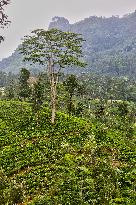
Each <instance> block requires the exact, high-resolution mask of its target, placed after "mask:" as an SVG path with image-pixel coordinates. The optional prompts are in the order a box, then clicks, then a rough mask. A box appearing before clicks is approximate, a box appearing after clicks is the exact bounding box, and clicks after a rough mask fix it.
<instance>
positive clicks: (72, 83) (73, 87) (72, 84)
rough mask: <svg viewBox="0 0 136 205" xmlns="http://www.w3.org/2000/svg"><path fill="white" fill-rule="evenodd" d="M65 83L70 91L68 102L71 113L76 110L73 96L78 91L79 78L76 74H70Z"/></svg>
mask: <svg viewBox="0 0 136 205" xmlns="http://www.w3.org/2000/svg"><path fill="white" fill-rule="evenodd" d="M63 85H64V86H65V89H66V91H67V92H68V104H67V109H68V113H69V115H70V114H71V113H72V111H74V105H73V102H72V98H73V96H74V94H75V92H76V91H77V88H78V86H79V84H78V81H77V78H76V76H75V75H70V76H69V77H68V78H67V79H66V80H65V81H64V82H63Z"/></svg>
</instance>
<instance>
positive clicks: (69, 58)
mask: <svg viewBox="0 0 136 205" xmlns="http://www.w3.org/2000/svg"><path fill="white" fill-rule="evenodd" d="M82 41H83V38H82V37H81V35H79V34H75V33H72V32H63V31H61V30H58V29H51V30H48V31H45V30H43V29H37V30H34V31H32V35H30V36H25V38H24V41H23V43H22V47H21V53H23V54H24V60H27V61H32V62H34V63H39V64H42V65H44V66H45V67H46V68H47V70H48V75H49V79H50V88H51V110H52V116H51V122H52V123H54V122H55V115H56V97H57V83H58V76H59V73H60V72H61V70H62V68H65V67H68V66H80V67H83V66H85V63H84V62H83V61H82V60H81V58H82V46H81V43H82Z"/></svg>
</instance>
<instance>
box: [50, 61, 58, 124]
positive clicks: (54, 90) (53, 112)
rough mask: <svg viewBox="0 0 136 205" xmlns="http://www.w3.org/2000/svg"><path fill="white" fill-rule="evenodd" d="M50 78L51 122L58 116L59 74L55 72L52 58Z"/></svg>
mask: <svg viewBox="0 0 136 205" xmlns="http://www.w3.org/2000/svg"><path fill="white" fill-rule="evenodd" d="M48 66H49V67H48V71H49V78H50V89H51V123H52V124H54V123H55V118H56V96H57V83H58V75H57V74H56V73H55V72H54V68H53V66H52V62H51V60H49V65H48Z"/></svg>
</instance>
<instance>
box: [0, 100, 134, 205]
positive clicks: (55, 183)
mask: <svg viewBox="0 0 136 205" xmlns="http://www.w3.org/2000/svg"><path fill="white" fill-rule="evenodd" d="M122 107H123V102H114V103H112V104H110V103H109V104H107V105H106V108H105V114H104V115H102V116H100V115H98V113H97V112H96V111H95V110H94V108H93V109H92V110H90V118H88V119H86V118H80V117H74V116H69V115H67V114H65V113H62V112H57V119H56V123H55V124H54V125H52V124H51V123H50V110H49V108H48V107H46V106H45V105H43V106H42V107H41V109H40V110H39V111H38V112H36V113H34V112H33V110H32V106H31V103H28V102H19V101H13V100H11V101H6V100H1V101H0V133H1V134H0V147H1V148H0V159H1V162H0V164H1V171H0V185H1V186H0V202H1V204H2V205H4V204H5V205H6V204H9V205H13V204H20V205H21V204H22V205H27V204H30V205H45V204H48V205H58V204H60V205H66V204H70V205H77V204H78V205H83V204H84V205H89V204H92V205H117V204H122V205H125V204H126V205H134V204H135V197H136V195H135V151H136V150H135V142H136V137H135V136H136V125H135V114H134V113H135V105H134V104H133V103H127V102H124V107H125V108H126V109H124V108H123V109H122Z"/></svg>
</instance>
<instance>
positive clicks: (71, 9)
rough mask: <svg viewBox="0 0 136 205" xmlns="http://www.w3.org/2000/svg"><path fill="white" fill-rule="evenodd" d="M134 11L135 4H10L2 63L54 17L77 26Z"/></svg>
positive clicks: (56, 0) (38, 0) (35, 0)
mask: <svg viewBox="0 0 136 205" xmlns="http://www.w3.org/2000/svg"><path fill="white" fill-rule="evenodd" d="M135 10H136V0H11V3H10V5H8V6H7V8H6V13H7V15H8V16H9V20H11V24H10V26H9V27H8V28H5V29H3V30H2V29H0V34H2V35H4V36H5V41H4V42H3V43H1V44H0V60H1V59H2V58H6V57H8V56H10V55H11V54H12V53H13V52H14V50H15V49H16V48H17V47H18V45H19V44H20V43H21V39H22V38H23V36H24V35H27V34H29V33H30V32H31V31H32V30H34V29H37V28H45V29H47V28H48V25H49V23H50V21H51V19H52V17H54V16H61V17H65V18H67V19H68V20H69V21H70V23H75V22H77V21H80V20H82V19H84V18H86V17H89V16H93V15H97V16H106V17H109V16H112V15H119V16H123V15H125V14H128V13H131V12H134V11H135Z"/></svg>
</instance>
